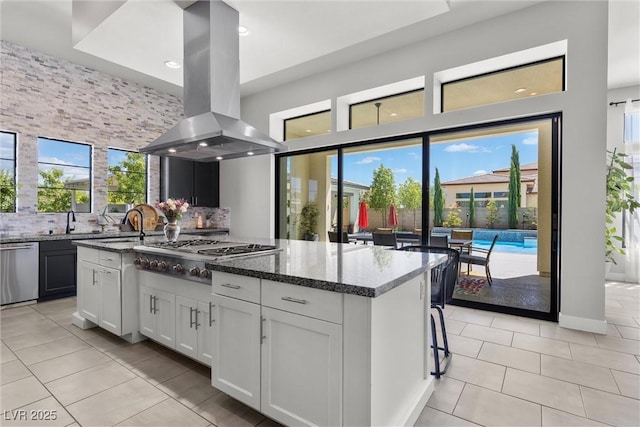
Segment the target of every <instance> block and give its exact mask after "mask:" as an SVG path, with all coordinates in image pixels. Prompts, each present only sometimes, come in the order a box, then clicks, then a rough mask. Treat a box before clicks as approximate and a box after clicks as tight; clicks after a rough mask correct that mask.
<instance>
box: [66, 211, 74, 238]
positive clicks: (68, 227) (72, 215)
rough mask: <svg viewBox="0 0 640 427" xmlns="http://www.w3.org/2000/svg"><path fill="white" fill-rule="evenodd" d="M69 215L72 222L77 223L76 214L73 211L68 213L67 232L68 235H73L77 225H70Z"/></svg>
mask: <svg viewBox="0 0 640 427" xmlns="http://www.w3.org/2000/svg"><path fill="white" fill-rule="evenodd" d="M69 215H71V221H72V222H76V213H75V212H74V211H73V210H70V211H69V212H67V230H66V231H65V233H66V234H71V232H72V231H73V230H75V229H76V226H75V224H74V225H72V224H70V223H69Z"/></svg>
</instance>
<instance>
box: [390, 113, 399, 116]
mask: <svg viewBox="0 0 640 427" xmlns="http://www.w3.org/2000/svg"><path fill="white" fill-rule="evenodd" d="M389 115H390V116H391V117H396V116H397V115H398V113H391V114H389Z"/></svg>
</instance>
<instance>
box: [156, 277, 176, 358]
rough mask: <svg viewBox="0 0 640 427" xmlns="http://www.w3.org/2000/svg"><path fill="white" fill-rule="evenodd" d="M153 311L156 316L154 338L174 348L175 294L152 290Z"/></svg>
mask: <svg viewBox="0 0 640 427" xmlns="http://www.w3.org/2000/svg"><path fill="white" fill-rule="evenodd" d="M153 292H154V296H155V302H154V306H153V311H154V312H155V317H156V335H155V340H156V341H158V342H159V343H160V344H163V345H165V346H167V347H169V348H173V349H175V348H176V296H175V295H174V294H170V293H168V292H164V291H159V290H157V289H155V290H154V291H153Z"/></svg>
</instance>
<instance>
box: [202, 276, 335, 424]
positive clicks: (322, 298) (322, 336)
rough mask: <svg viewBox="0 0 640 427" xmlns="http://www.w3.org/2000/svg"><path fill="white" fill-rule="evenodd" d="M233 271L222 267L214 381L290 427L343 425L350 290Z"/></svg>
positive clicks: (216, 297)
mask: <svg viewBox="0 0 640 427" xmlns="http://www.w3.org/2000/svg"><path fill="white" fill-rule="evenodd" d="M232 276H233V275H229V274H222V275H221V274H218V273H214V279H213V291H214V292H217V291H220V292H224V294H225V295H219V294H217V293H214V295H213V321H214V328H213V330H214V333H213V365H212V370H211V371H212V384H213V386H214V387H216V388H218V389H220V390H222V391H224V392H225V393H227V394H229V395H230V396H232V397H234V398H236V399H238V400H240V401H242V402H244V403H245V404H247V405H249V406H251V407H253V408H255V409H257V410H259V411H261V412H262V413H264V414H265V415H268V416H269V417H272V418H273V419H275V420H277V421H279V422H282V423H284V424H287V425H340V424H342V325H341V324H340V323H341V322H342V295H341V294H338V293H332V292H326V291H321V290H317V289H310V288H305V287H301V286H295V285H289V284H285V283H276V282H271V281H268V280H262V281H261V283H260V282H259V281H257V282H255V280H256V279H254V278H247V277H243V276H235V277H232ZM225 285H227V286H225ZM238 286H239V288H238ZM256 286H258V287H257V288H255V287H256ZM254 288H255V289H254ZM234 291H235V292H236V294H235V295H234V294H233V293H232V292H234ZM256 295H257V296H260V295H261V298H260V299H259V301H260V304H258V303H256V302H253V301H255V300H256V298H255V296H256ZM231 296H233V297H231ZM238 297H240V298H246V300H243V299H239V298H238Z"/></svg>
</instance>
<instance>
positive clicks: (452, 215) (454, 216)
mask: <svg viewBox="0 0 640 427" xmlns="http://www.w3.org/2000/svg"><path fill="white" fill-rule="evenodd" d="M460 212H462V209H460V208H459V207H458V206H457V205H453V206H451V207H450V208H449V214H448V215H447V219H446V220H445V221H444V222H443V223H442V225H444V226H445V227H450V228H454V227H460V226H461V225H462V219H461V218H460Z"/></svg>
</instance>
